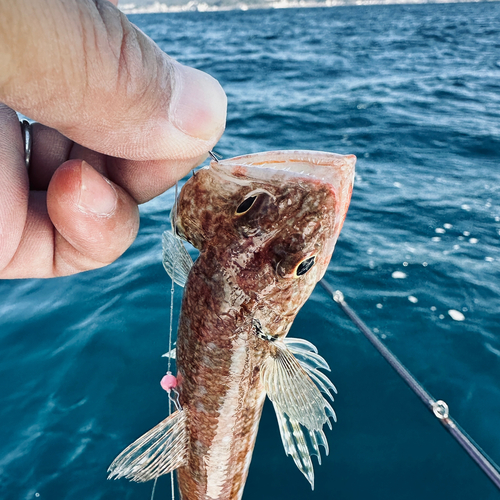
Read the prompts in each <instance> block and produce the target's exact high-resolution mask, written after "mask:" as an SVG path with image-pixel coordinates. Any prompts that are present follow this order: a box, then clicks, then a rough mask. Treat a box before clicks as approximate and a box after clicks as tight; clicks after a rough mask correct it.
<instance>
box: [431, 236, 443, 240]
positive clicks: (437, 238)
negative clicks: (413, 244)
mask: <svg viewBox="0 0 500 500" xmlns="http://www.w3.org/2000/svg"><path fill="white" fill-rule="evenodd" d="M431 239H432V241H441V237H439V236H433V237H432V238H431Z"/></svg>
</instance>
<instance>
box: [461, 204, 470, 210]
mask: <svg viewBox="0 0 500 500" xmlns="http://www.w3.org/2000/svg"><path fill="white" fill-rule="evenodd" d="M460 208H461V209H462V210H467V212H469V211H470V205H467V204H465V203H464V204H463V205H462V206H461V207H460Z"/></svg>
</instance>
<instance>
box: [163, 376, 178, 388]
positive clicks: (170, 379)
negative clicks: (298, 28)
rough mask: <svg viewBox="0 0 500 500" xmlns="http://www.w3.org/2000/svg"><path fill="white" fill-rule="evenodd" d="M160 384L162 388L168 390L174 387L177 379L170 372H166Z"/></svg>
mask: <svg viewBox="0 0 500 500" xmlns="http://www.w3.org/2000/svg"><path fill="white" fill-rule="evenodd" d="M160 385H161V387H162V389H164V390H165V391H167V392H170V389H173V388H174V387H176V386H177V379H176V378H175V377H174V376H173V375H172V374H171V373H167V374H166V375H164V377H163V378H162V379H161V382H160Z"/></svg>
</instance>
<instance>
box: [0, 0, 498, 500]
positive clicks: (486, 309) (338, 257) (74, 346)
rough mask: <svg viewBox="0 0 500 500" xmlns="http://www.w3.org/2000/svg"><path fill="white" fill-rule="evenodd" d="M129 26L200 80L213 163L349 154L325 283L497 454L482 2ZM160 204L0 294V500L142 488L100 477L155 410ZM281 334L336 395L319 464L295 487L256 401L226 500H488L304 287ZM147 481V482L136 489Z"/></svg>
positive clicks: (494, 138)
mask: <svg viewBox="0 0 500 500" xmlns="http://www.w3.org/2000/svg"><path fill="white" fill-rule="evenodd" d="M131 18H132V21H133V22H134V23H136V24H137V25H138V26H139V27H140V28H141V29H143V30H144V31H145V32H146V33H147V34H149V35H150V36H151V37H152V38H153V39H154V40H156V41H157V43H159V45H160V46H161V47H162V49H164V50H165V51H166V52H168V53H169V54H171V55H172V56H174V57H176V58H177V59H179V60H180V61H181V62H183V63H185V64H189V65H192V66H195V67H197V68H199V69H202V70H204V71H207V72H208V73H210V74H212V75H213V76H215V77H216V78H218V79H219V80H220V82H221V83H222V85H223V86H224V88H225V90H226V92H227V94H228V98H229V110H228V123H227V131H226V133H225V135H224V136H223V138H222V139H221V141H220V143H219V145H218V147H217V150H218V151H219V152H220V153H221V154H223V155H224V156H225V157H230V156H234V155H238V154H244V153H250V152H256V151H264V150H271V149H298V148H301V149H316V150H325V151H334V152H338V153H353V154H355V155H357V156H358V164H357V177H356V185H355V190H354V193H353V199H352V204H351V208H350V211H349V213H348V216H347V220H346V223H345V226H344V229H343V232H342V234H341V237H340V239H339V242H338V244H337V248H336V251H335V254H334V257H333V259H332V262H331V265H330V267H329V270H328V273H327V275H326V279H327V281H328V282H329V283H330V284H331V285H332V286H333V287H334V288H335V289H340V290H342V291H343V292H344V294H345V296H346V300H347V301H348V302H349V304H350V305H351V306H352V307H354V309H355V310H356V311H357V312H358V314H359V315H360V316H361V317H362V318H363V319H364V320H365V321H366V322H367V323H368V325H369V326H370V327H371V328H373V329H374V330H375V332H376V333H377V334H378V336H379V337H380V338H381V339H382V340H383V341H384V342H385V343H386V345H387V346H388V347H389V348H390V349H391V350H392V351H393V352H394V353H395V354H396V355H397V356H398V357H399V358H400V359H401V361H402V362H403V363H404V364H405V365H406V366H407V367H408V368H409V369H410V371H412V372H413V374H414V375H415V376H416V377H417V378H418V379H419V380H420V381H421V382H422V383H423V385H424V386H425V387H426V388H427V390H428V391H429V392H430V393H431V394H433V395H434V396H435V397H436V398H441V399H444V400H445V401H447V403H448V404H449V406H450V409H451V414H452V416H453V417H454V418H455V419H456V420H457V421H458V422H459V423H460V424H461V425H462V427H463V428H465V429H466V430H467V431H468V433H469V434H470V436H471V437H472V438H473V439H474V440H475V441H477V442H478V443H479V444H480V445H481V447H482V448H483V449H484V450H485V451H486V452H487V453H488V454H489V455H490V456H491V457H492V458H493V459H494V460H495V461H497V462H500V281H499V280H500V3H471V4H445V5H414V6H404V5H400V6H364V7H362V6H358V7H338V8H331V9H297V10H293V9H290V10H274V11H272V10H266V11H265V10H262V11H247V12H239V11H238V12H237V11H233V12H214V13H204V14H201V13H185V14H173V15H167V14H157V15H156V14H151V15H140V16H131ZM172 201H173V194H172V193H170V192H169V193H166V194H165V195H162V196H160V197H159V198H157V199H155V200H153V201H151V202H149V203H147V204H146V205H144V206H143V207H142V210H141V217H142V221H141V230H140V233H139V236H138V238H137V241H136V242H135V243H134V245H133V246H132V247H131V248H130V250H128V251H127V252H126V254H125V255H124V256H123V257H122V258H120V259H119V260H118V261H117V262H115V263H114V264H112V265H111V266H109V267H107V268H105V269H101V270H98V271H93V272H88V273H85V274H81V275H78V276H73V277H67V278H61V279H55V280H47V281H44V280H24V281H4V282H0V298H1V300H0V352H1V353H2V358H1V360H0V388H1V389H0V398H1V399H0V401H1V404H0V423H1V425H0V498H1V499H2V500H18V499H22V500H31V499H36V498H40V499H41V500H44V499H47V500H49V499H50V500H63V499H64V500H65V499H79V500H111V499H113V500H115V499H118V498H120V499H128V500H132V499H146V498H148V499H149V498H150V495H151V488H152V485H151V484H150V483H149V484H140V485H138V484H133V483H128V482H127V481H125V480H120V481H113V482H109V481H106V468H107V467H108V465H109V463H110V462H111V461H112V460H113V458H114V457H115V456H116V454H117V453H118V452H119V451H121V450H122V449H123V448H124V446H126V445H127V444H128V443H129V442H131V441H132V440H134V439H135V438H136V437H138V436H139V435H140V434H142V433H143V432H144V431H146V430H147V429H149V428H150V427H152V426H153V425H155V424H156V423H157V422H158V421H160V420H161V419H163V418H164V416H165V415H166V412H167V401H166V397H165V394H164V393H163V391H162V390H161V388H160V387H159V383H158V382H159V379H160V378H161V376H162V375H163V373H164V372H165V369H166V360H165V358H161V354H163V353H164V352H165V351H166V350H167V339H168V316H169V300H170V299H169V291H170V281H169V279H168V277H167V275H166V274H165V272H164V271H163V269H162V266H161V263H160V254H161V239H160V238H161V233H162V231H163V230H165V229H167V228H168V221H169V210H170V208H171V206H172ZM394 273H396V274H394ZM398 276H399V277H398ZM403 276H404V277H403ZM175 303H176V314H177V313H178V310H179V304H180V294H179V289H177V295H176V301H175ZM449 310H456V311H459V312H461V313H462V314H463V316H464V320H463V321H456V320H454V319H453V318H452V317H451V316H450V314H449V313H448V311H449ZM291 335H293V336H297V337H304V338H307V339H308V340H310V341H312V342H313V343H314V344H316V345H317V346H318V348H319V350H320V353H321V354H322V355H323V356H324V357H325V358H326V359H327V361H328V362H329V364H330V366H331V368H332V373H331V379H332V380H333V381H334V383H335V384H336V386H337V388H338V389H339V395H338V397H337V398H336V401H335V405H334V406H335V409H336V411H337V414H338V419H339V420H338V423H337V424H335V425H334V428H333V431H331V432H328V438H329V441H330V445H331V450H330V455H329V456H328V457H327V458H325V459H324V460H323V465H321V466H316V467H315V469H316V488H315V491H314V492H311V490H310V488H309V485H308V483H307V481H306V480H305V479H304V478H303V477H302V475H301V474H300V472H299V471H298V470H297V469H296V468H295V466H294V464H293V461H292V460H291V458H290V457H285V454H284V452H283V448H282V445H281V441H280V437H279V432H278V428H277V424H276V421H275V417H274V415H273V413H272V407H271V406H270V405H266V407H265V411H264V415H263V418H262V422H261V428H260V431H259V436H258V438H257V445H256V449H255V453H254V457H253V462H252V465H251V469H250V475H249V478H248V482H247V486H246V490H245V494H244V499H246V500H252V499H259V500H265V499H273V500H281V499H286V500H298V499H300V500H304V499H314V498H316V499H335V500H359V499H370V500H382V499H384V500H387V499H389V500H422V499H426V500H441V499H455V500H475V499H481V500H490V499H497V498H500V493H499V492H498V490H496V489H495V488H494V486H493V485H492V484H491V483H490V481H489V480H488V479H487V478H486V477H485V476H484V475H483V474H482V472H481V471H480V470H479V469H478V468H477V466H476V465H475V464H474V463H473V462H472V461H471V460H470V458H469V457H468V456H467V455H466V454H465V453H464V452H463V451H462V449H461V448H460V447H459V446H458V445H457V444H456V443H455V442H454V441H453V440H452V438H451V437H450V436H449V434H448V433H447V432H446V431H445V430H444V428H442V426H441V425H440V424H439V422H438V421H437V420H436V419H435V418H434V417H433V416H432V415H431V414H430V413H429V412H428V410H427V409H425V408H424V407H423V406H422V405H421V403H420V402H419V401H418V400H417V398H416V397H415V396H414V395H413V394H412V393H411V392H410V390H409V389H408V388H407V387H406V386H405V385H404V383H403V382H402V381H401V380H399V379H398V377H397V375H396V374H395V373H394V372H393V371H392V370H391V369H390V368H389V367H388V366H387V365H386V363H385V362H384V361H383V360H382V358H381V357H380V355H379V354H378V353H377V352H376V351H375V350H374V349H373V348H372V347H371V345H369V344H368V342H367V341H366V340H365V339H364V338H363V337H362V336H361V334H360V333H358V331H357V330H356V329H355V328H354V327H353V326H352V325H351V324H350V323H349V321H348V320H347V319H346V317H345V316H344V315H343V313H342V312H341V311H340V310H339V309H338V306H337V305H335V304H334V303H333V302H332V301H331V299H330V297H329V296H328V295H327V294H326V292H325V291H324V290H323V289H322V288H321V287H317V289H316V290H315V291H314V293H313V295H312V296H311V298H310V300H309V301H308V302H307V304H306V305H305V306H304V308H303V309H302V311H301V312H300V314H299V316H298V318H297V320H296V322H295V324H294V326H293V328H292V331H291ZM169 491H170V489H169V480H168V479H166V478H162V479H161V480H160V481H159V482H158V487H157V491H156V495H155V498H156V499H167V498H170V493H169Z"/></svg>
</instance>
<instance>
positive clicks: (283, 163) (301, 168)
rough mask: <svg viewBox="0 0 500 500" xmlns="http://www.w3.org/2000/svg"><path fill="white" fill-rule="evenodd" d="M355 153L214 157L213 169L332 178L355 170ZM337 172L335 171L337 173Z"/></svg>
mask: <svg viewBox="0 0 500 500" xmlns="http://www.w3.org/2000/svg"><path fill="white" fill-rule="evenodd" d="M355 163H356V156H354V155H341V154H337V153H325V152H323V151H308V150H290V151H287V150H283V151H268V152H265V153H254V154H249V155H243V156H236V157H234V158H230V159H228V160H219V161H218V162H216V161H212V162H211V164H210V166H211V168H213V169H214V170H218V171H221V172H225V173H228V172H227V171H228V170H229V171H230V172H231V174H232V175H233V176H236V177H240V176H247V177H253V178H269V177H275V176H279V177H282V176H283V175H290V176H300V177H309V178H313V179H316V180H320V181H325V182H331V181H332V175H333V177H344V178H345V177H350V176H351V175H353V174H354V165H355ZM334 172H335V173H336V174H337V175H335V173H334Z"/></svg>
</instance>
